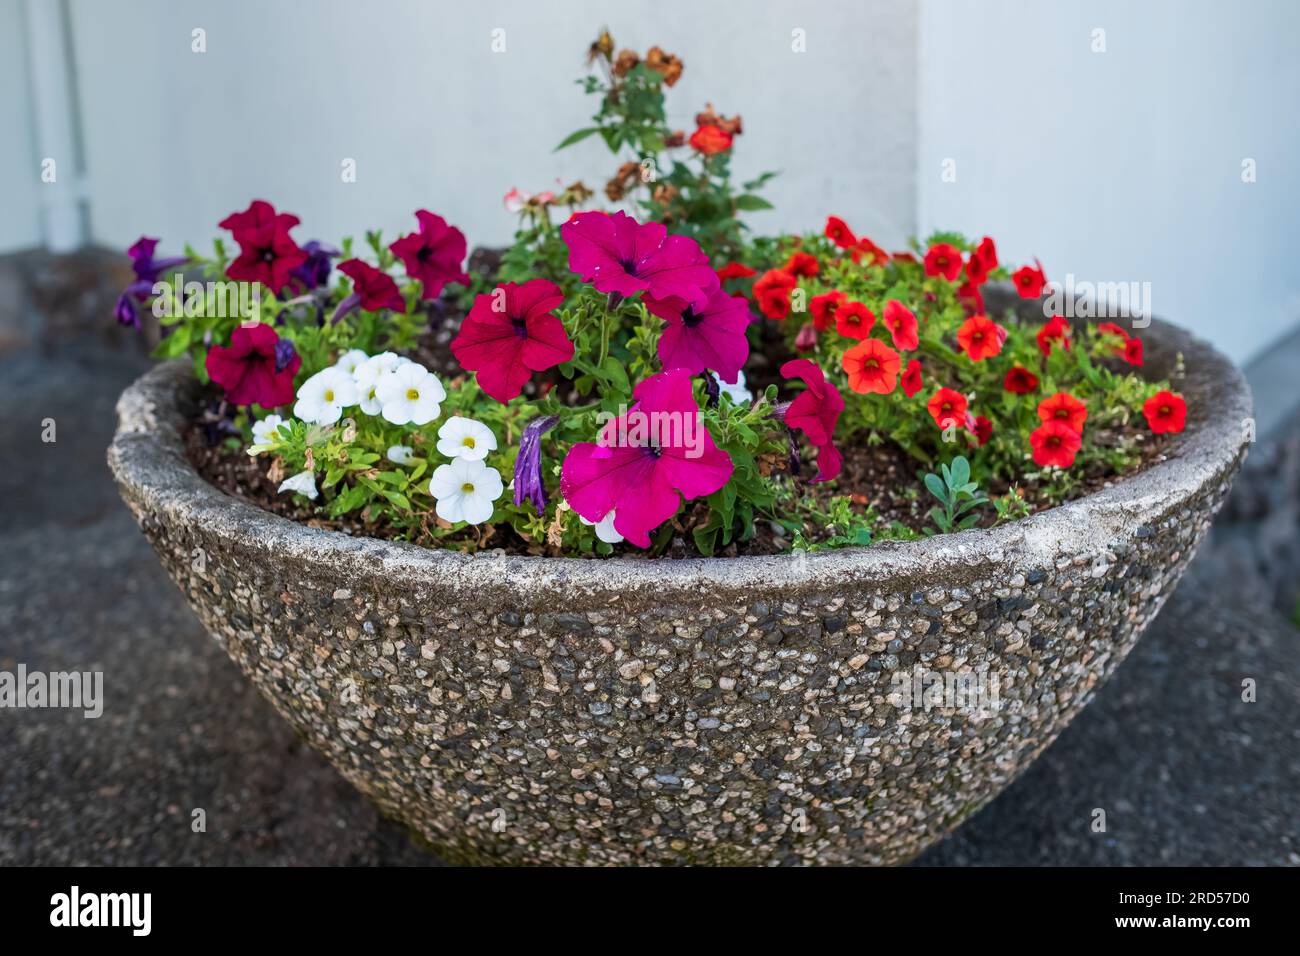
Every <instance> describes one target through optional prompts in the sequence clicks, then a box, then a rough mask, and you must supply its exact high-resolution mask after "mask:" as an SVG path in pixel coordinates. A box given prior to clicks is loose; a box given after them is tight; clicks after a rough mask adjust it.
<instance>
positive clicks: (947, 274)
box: [925, 242, 961, 282]
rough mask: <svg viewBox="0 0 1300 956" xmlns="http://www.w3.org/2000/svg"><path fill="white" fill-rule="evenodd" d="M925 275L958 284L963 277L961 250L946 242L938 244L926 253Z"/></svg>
mask: <svg viewBox="0 0 1300 956" xmlns="http://www.w3.org/2000/svg"><path fill="white" fill-rule="evenodd" d="M925 274H926V275H928V276H943V277H944V278H945V279H947V280H948V281H949V282H956V281H957V276H959V275H961V250H960V249H958V248H957V247H956V246H953V245H950V244H948V243H946V242H936V243H935V244H934V245H932V246H931V247H930V248H929V249H928V250H927V251H926V253H925Z"/></svg>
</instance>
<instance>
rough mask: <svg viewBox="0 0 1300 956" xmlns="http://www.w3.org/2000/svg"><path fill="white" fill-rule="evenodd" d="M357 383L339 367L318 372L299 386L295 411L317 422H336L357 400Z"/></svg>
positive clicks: (302, 417)
mask: <svg viewBox="0 0 1300 956" xmlns="http://www.w3.org/2000/svg"><path fill="white" fill-rule="evenodd" d="M357 397H358V396H357V384H356V382H354V381H353V380H352V376H351V375H349V374H348V373H347V372H345V371H343V370H342V369H339V368H334V367H330V368H327V369H322V370H321V371H319V372H317V373H316V374H315V375H313V376H312V377H311V378H309V379H307V381H305V382H303V383H302V387H301V388H299V389H298V401H297V402H296V403H295V404H294V406H293V413H294V415H296V416H297V417H298V418H301V419H302V420H303V421H305V422H311V423H312V424H313V425H333V424H334V423H335V422H336V421H338V420H339V419H340V418H342V417H343V409H345V408H347V407H348V406H349V405H355V404H356V403H357Z"/></svg>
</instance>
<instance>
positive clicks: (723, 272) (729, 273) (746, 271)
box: [714, 262, 758, 282]
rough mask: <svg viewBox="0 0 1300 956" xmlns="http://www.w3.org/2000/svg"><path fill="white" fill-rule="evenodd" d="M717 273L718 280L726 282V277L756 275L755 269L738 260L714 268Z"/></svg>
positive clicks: (738, 277) (739, 277) (740, 277)
mask: <svg viewBox="0 0 1300 956" xmlns="http://www.w3.org/2000/svg"><path fill="white" fill-rule="evenodd" d="M714 271H715V272H717V274H718V281H719V282H726V281H727V280H728V279H748V278H749V277H750V276H756V275H758V271H757V270H756V269H751V268H750V267H749V266H747V265H744V264H743V263H739V262H729V263H727V264H726V265H725V266H723V267H722V268H721V269H715V270H714Z"/></svg>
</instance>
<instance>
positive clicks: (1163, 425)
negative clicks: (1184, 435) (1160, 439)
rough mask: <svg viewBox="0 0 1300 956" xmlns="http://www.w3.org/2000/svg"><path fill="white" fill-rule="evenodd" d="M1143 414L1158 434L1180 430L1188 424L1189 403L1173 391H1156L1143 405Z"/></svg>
mask: <svg viewBox="0 0 1300 956" xmlns="http://www.w3.org/2000/svg"><path fill="white" fill-rule="evenodd" d="M1142 414H1143V415H1145V416H1146V419H1147V424H1148V425H1149V426H1151V430H1152V431H1153V432H1155V433H1156V434H1157V435H1160V434H1164V433H1166V432H1180V431H1182V430H1183V428H1185V427H1186V425H1187V403H1186V402H1185V401H1183V398H1182V396H1181V395H1175V394H1174V393H1173V392H1168V391H1163V392H1156V393H1155V394H1154V395H1152V396H1151V397H1150V398H1148V399H1147V400H1146V402H1145V403H1144V404H1143V405H1142Z"/></svg>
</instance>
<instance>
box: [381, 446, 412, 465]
mask: <svg viewBox="0 0 1300 956" xmlns="http://www.w3.org/2000/svg"><path fill="white" fill-rule="evenodd" d="M414 457H415V449H414V448H412V447H411V446H410V445H390V446H389V448H388V460H389V461H391V462H392V463H393V464H394V465H409V464H410V463H411V459H412V458H414Z"/></svg>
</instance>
